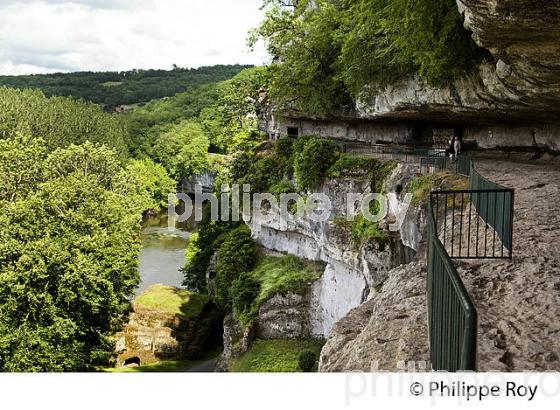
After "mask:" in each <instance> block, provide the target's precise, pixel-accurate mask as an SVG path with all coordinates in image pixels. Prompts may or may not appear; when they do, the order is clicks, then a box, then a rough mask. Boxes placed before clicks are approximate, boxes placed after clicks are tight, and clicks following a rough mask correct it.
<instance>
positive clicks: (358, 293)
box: [250, 179, 403, 338]
mask: <svg viewBox="0 0 560 410" xmlns="http://www.w3.org/2000/svg"><path fill="white" fill-rule="evenodd" d="M318 192H322V193H325V194H326V195H328V196H329V198H330V199H331V201H332V205H333V212H332V214H331V220H329V221H328V222H327V223H323V222H321V223H318V222H313V221H311V220H309V219H307V218H303V219H299V220H296V221H294V220H290V219H280V218H274V219H269V218H264V219H253V220H252V221H251V224H250V226H251V229H252V232H253V236H254V238H255V239H256V240H257V241H258V242H259V243H260V245H262V246H263V247H264V248H266V249H268V250H272V251H275V252H282V253H286V254H290V255H294V256H297V257H299V258H303V259H307V260H311V261H322V262H325V263H326V268H325V272H324V274H323V277H322V278H321V279H320V280H318V281H317V282H315V283H314V284H313V286H312V291H311V298H310V301H309V308H308V309H309V312H308V313H309V318H310V319H309V320H310V332H311V335H312V336H314V337H321V338H325V337H327V336H328V335H329V333H330V330H331V328H332V326H333V324H334V323H336V321H338V320H339V319H341V318H342V317H344V316H345V315H346V314H347V313H348V312H349V311H350V310H351V309H353V308H355V307H356V306H359V305H360V304H361V303H363V302H364V301H366V300H367V299H368V297H369V296H370V295H372V294H373V293H374V290H375V288H376V287H377V286H379V285H380V284H381V283H383V282H384V280H385V279H386V277H387V274H388V272H389V271H390V270H391V269H392V268H394V267H395V266H398V265H399V264H400V263H401V262H402V261H403V252H402V250H401V247H402V246H401V243H400V240H399V237H398V233H396V234H395V236H394V237H393V238H392V241H391V244H390V245H387V246H386V247H385V248H384V249H381V248H380V246H379V244H378V243H377V242H376V241H375V240H369V241H365V242H364V243H362V244H361V245H360V246H356V245H355V244H354V243H353V241H352V239H351V236H350V232H349V228H348V227H347V226H341V225H340V223H337V222H336V221H335V220H334V219H335V218H337V217H340V216H342V215H347V213H346V212H347V209H346V207H347V205H346V200H345V198H346V194H347V193H364V194H367V193H369V192H371V189H370V183H369V181H366V180H364V181H359V180H356V179H337V180H327V181H326V182H325V183H324V184H323V185H322V186H321V187H320V188H319V190H318ZM287 334H289V332H288V333H287Z"/></svg>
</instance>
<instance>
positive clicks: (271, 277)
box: [233, 256, 324, 323]
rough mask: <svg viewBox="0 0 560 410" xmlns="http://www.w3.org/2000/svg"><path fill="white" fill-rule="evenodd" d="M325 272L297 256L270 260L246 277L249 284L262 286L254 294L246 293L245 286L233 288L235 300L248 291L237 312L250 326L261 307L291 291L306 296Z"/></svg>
mask: <svg viewBox="0 0 560 410" xmlns="http://www.w3.org/2000/svg"><path fill="white" fill-rule="evenodd" d="M321 268H322V269H321ZM323 271H324V266H322V265H321V264H314V263H306V262H304V261H302V260H301V259H298V258H296V257H295V256H284V257H272V256H269V257H266V258H264V259H263V260H262V261H260V262H259V263H258V265H257V266H256V267H255V269H253V270H252V271H250V272H249V273H248V275H245V276H244V277H245V279H246V280H247V282H248V283H252V284H256V285H258V286H254V287H253V286H252V289H251V292H246V289H245V285H244V284H238V285H237V286H236V287H235V288H234V289H233V298H234V301H235V300H236V299H241V298H240V297H239V296H240V292H239V291H240V290H243V291H244V292H246V293H245V294H244V296H245V297H244V298H243V303H242V304H241V303H239V304H238V306H236V308H237V309H238V310H237V312H236V313H237V314H238V316H239V318H240V319H241V321H243V322H245V323H248V322H250V321H251V320H253V319H254V318H255V317H256V316H257V314H258V311H259V309H260V308H261V306H262V305H263V304H264V303H265V302H266V301H267V300H269V299H270V298H272V297H274V296H275V295H285V294H287V293H289V292H292V293H296V294H306V293H307V292H308V291H309V287H310V284H311V283H313V282H314V281H316V280H317V279H319V278H320V277H321V275H322V273H323ZM247 296H252V298H248V297H247Z"/></svg>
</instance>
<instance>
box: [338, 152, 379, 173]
mask: <svg viewBox="0 0 560 410" xmlns="http://www.w3.org/2000/svg"><path fill="white" fill-rule="evenodd" d="M377 163H378V161H377V160H376V159H374V158H368V157H361V156H355V155H349V154H342V155H341V156H340V158H339V159H338V161H336V163H335V164H334V165H333V166H332V167H331V168H330V169H329V172H328V176H329V177H331V178H350V177H362V176H364V175H369V174H371V173H373V172H374V171H375V169H376V167H377Z"/></svg>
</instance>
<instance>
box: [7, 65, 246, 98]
mask: <svg viewBox="0 0 560 410" xmlns="http://www.w3.org/2000/svg"><path fill="white" fill-rule="evenodd" d="M245 68H248V66H241V65H217V66H212V67H200V68H196V69H189V68H177V67H175V68H174V69H173V70H131V71H121V72H112V71H107V72H98V73H94V72H78V73H56V74H35V75H24V76H0V86H7V87H13V88H33V89H40V90H42V91H43V93H44V94H45V95H46V96H63V97H70V96H71V97H74V98H78V99H79V98H83V99H84V100H86V101H90V102H93V103H96V104H101V105H103V106H105V107H106V108H108V109H112V108H114V107H117V106H119V105H131V104H137V103H144V102H148V101H150V100H153V99H157V98H163V97H170V96H173V95H175V94H177V93H181V92H184V91H187V90H189V89H193V88H196V87H199V86H202V85H206V84H211V83H216V82H220V81H224V80H227V79H229V78H232V77H234V76H235V75H236V74H238V73H239V72H240V71H242V70H243V69H245Z"/></svg>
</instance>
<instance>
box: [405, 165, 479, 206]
mask: <svg viewBox="0 0 560 410" xmlns="http://www.w3.org/2000/svg"><path fill="white" fill-rule="evenodd" d="M436 187H439V188H442V189H446V190H465V189H469V180H468V178H465V177H464V176H462V175H456V174H446V173H437V174H433V175H424V176H421V177H418V178H415V179H413V180H412V181H410V182H409V183H408V186H407V189H406V191H407V192H409V193H411V194H412V195H413V196H412V205H414V206H419V205H420V204H422V203H425V202H427V201H428V198H429V197H430V192H432V190H433V189H434V188H436Z"/></svg>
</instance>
